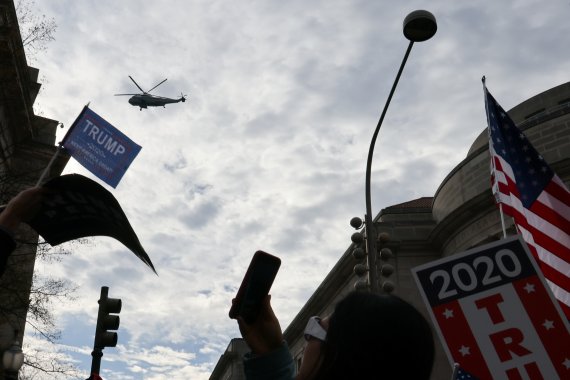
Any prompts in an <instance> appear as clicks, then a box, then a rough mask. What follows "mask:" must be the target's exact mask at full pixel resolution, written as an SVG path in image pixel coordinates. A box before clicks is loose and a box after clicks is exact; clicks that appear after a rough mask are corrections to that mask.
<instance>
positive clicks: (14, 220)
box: [0, 187, 46, 276]
mask: <svg viewBox="0 0 570 380" xmlns="http://www.w3.org/2000/svg"><path fill="white" fill-rule="evenodd" d="M45 191H46V190H45V189H43V188H41V187H32V188H30V189H27V190H24V191H21V192H20V193H19V194H18V195H16V196H15V197H14V198H12V199H11V200H10V202H8V204H7V205H6V207H5V208H4V209H3V210H2V211H1V212H0V276H1V275H2V274H4V271H5V270H6V263H7V261H8V257H9V256H10V254H11V253H12V251H14V249H16V241H15V240H14V233H15V232H16V230H17V229H18V226H19V225H20V223H21V222H26V221H29V220H30V219H31V218H33V216H34V215H35V214H36V212H37V211H38V210H39V208H40V205H41V200H42V198H43V194H44V192H45Z"/></svg>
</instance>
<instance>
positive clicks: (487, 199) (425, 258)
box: [211, 82, 570, 380]
mask: <svg viewBox="0 0 570 380" xmlns="http://www.w3.org/2000/svg"><path fill="white" fill-rule="evenodd" d="M508 113H509V115H510V117H511V118H512V119H513V121H514V122H515V123H516V124H517V126H518V127H519V128H520V129H521V130H522V131H523V132H524V133H525V134H526V136H527V137H528V139H529V140H530V141H531V143H532V144H533V145H534V147H535V148H536V149H537V151H538V152H539V153H540V154H541V155H542V156H543V157H544V159H545V160H546V161H547V162H548V163H549V165H550V166H551V168H552V169H553V170H554V172H556V173H557V174H558V176H559V177H560V178H561V179H562V180H563V181H564V182H565V183H566V184H567V185H568V184H569V183H570V82H568V83H565V84H562V85H560V86H557V87H554V88H552V89H550V90H548V91H545V92H543V93H541V94H538V95H536V96H534V97H532V98H530V99H528V100H526V101H525V102H523V103H521V104H519V105H518V106H516V107H514V108H513V109H511V110H510V111H509V112H508ZM505 222H506V227H507V233H508V234H509V235H512V234H515V233H516V232H515V229H514V226H513V224H512V222H511V220H510V218H508V217H506V218H505ZM375 224H376V228H377V230H378V233H379V234H381V233H388V234H389V236H390V239H389V241H387V242H386V243H384V244H383V246H384V247H387V248H390V249H391V251H392V252H393V257H392V258H390V259H389V260H388V262H389V263H390V264H392V266H393V267H394V269H395V270H394V273H393V274H391V275H390V276H389V277H388V278H384V277H382V276H380V281H381V282H382V281H386V280H388V281H390V282H391V283H392V284H393V285H394V290H393V294H396V295H398V296H400V297H401V298H403V299H405V300H407V301H409V302H410V303H412V304H413V305H415V306H416V307H417V308H418V309H419V310H421V311H422V312H423V313H424V314H425V316H426V318H428V320H430V322H431V319H430V317H429V314H428V311H427V308H426V307H425V305H424V303H423V300H422V298H421V296H420V292H419V290H418V288H417V285H416V282H415V280H414V278H413V276H412V271H411V269H412V268H414V267H416V266H418V265H421V264H425V263H428V262H430V261H433V260H437V259H440V258H442V257H446V256H449V255H453V254H455V253H459V252H463V251H465V250H467V249H470V248H473V247H476V246H479V245H482V244H485V243H488V242H491V241H495V240H499V239H500V238H502V236H503V232H502V227H501V220H500V214H499V212H498V207H497V206H496V205H495V201H494V197H493V194H492V192H491V181H490V156H489V145H488V135H487V130H486V129H485V130H483V131H482V132H481V134H480V135H479V136H478V137H477V138H476V139H475V141H474V142H473V144H472V146H471V148H470V149H469V151H468V152H467V156H466V157H465V159H464V160H463V161H461V162H460V163H459V164H458V165H457V166H456V167H455V168H454V169H453V170H452V171H451V172H450V173H449V174H448V175H447V176H446V177H445V179H444V180H443V182H442V183H441V184H440V186H439V188H438V189H437V191H436V193H435V194H434V195H433V196H432V197H423V198H419V199H414V200H410V201H408V202H404V203H401V204H397V205H393V206H390V207H387V208H385V209H383V210H381V211H380V213H379V214H378V216H377V217H376V219H375ZM354 248H355V245H354V244H353V245H351V246H349V247H348V249H347V250H346V251H345V252H344V254H343V255H342V257H341V258H340V260H339V261H338V263H337V264H336V265H335V266H334V267H333V269H332V270H331V271H330V273H329V274H328V275H327V276H326V278H325V279H324V281H323V282H322V283H321V285H320V286H319V287H318V288H317V290H316V291H315V292H314V293H313V295H312V296H311V298H310V299H309V300H308V301H307V303H306V304H305V305H304V306H303V308H302V309H301V310H300V311H299V313H298V314H297V316H296V317H295V318H294V319H293V321H292V322H291V324H290V325H289V326H288V327H287V329H286V330H285V332H284V335H285V339H286V340H287V342H288V344H289V348H290V350H291V353H292V354H293V357H294V358H295V360H296V361H297V363H298V364H300V361H301V358H302V356H303V349H304V343H305V341H304V338H303V331H304V329H305V326H306V323H307V320H308V318H309V317H310V316H313V315H327V314H330V313H331V312H332V310H333V308H334V305H335V303H336V301H337V300H339V299H341V298H342V297H343V296H344V295H345V294H347V293H348V292H350V291H352V290H353V289H354V288H355V284H356V283H357V282H359V280H361V279H360V278H359V277H358V276H357V275H356V274H355V273H354V271H353V268H354V266H355V264H357V263H358V262H359V261H358V260H356V259H355V258H354V257H353V255H352V251H353V250H354ZM386 328H389V326H386ZM434 337H436V338H435V339H436V362H435V365H434V370H433V372H432V376H431V378H432V379H434V380H435V379H449V378H451V374H452V366H451V364H450V363H449V361H448V359H447V357H446V355H445V353H444V351H443V348H442V345H441V343H440V342H439V340H438V338H437V334H436V333H435V330H434ZM381 344H390V343H389V342H382V343H381ZM230 348H231V345H230V347H228V349H230ZM227 354H228V352H226V354H224V355H227ZM220 364H221V361H220V363H218V366H217V367H216V370H215V371H214V374H221V373H223V372H224V371H223V368H220V367H219V365H220ZM214 374H213V375H214ZM211 378H212V379H214V378H217V377H216V376H213V377H211ZM236 378H238V377H236Z"/></svg>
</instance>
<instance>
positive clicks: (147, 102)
mask: <svg viewBox="0 0 570 380" xmlns="http://www.w3.org/2000/svg"><path fill="white" fill-rule="evenodd" d="M129 78H131V80H132V81H133V83H134V84H135V86H137V87H138V89H139V90H141V92H142V94H115V96H123V95H129V96H131V98H130V99H129V103H130V104H131V105H133V106H136V107H140V110H141V111H142V109H143V108H147V107H160V106H162V107H164V108H166V105H167V104H169V103H179V102H185V101H186V97H185V95H182V94H180V98H178V99H171V98H165V97H163V96H157V95H151V94H150V92H151V91H152V90H154V89H155V88H157V87H158V86H160V85H161V84H163V83H164V82H166V79H165V80H163V81H162V82H160V83H159V84H157V85H156V86H154V87H153V88H151V89H150V90H148V91H145V90H143V89H142V88H141V86H139V85H138V83H137V82H135V80H134V79H133V77H131V76H130V75H129Z"/></svg>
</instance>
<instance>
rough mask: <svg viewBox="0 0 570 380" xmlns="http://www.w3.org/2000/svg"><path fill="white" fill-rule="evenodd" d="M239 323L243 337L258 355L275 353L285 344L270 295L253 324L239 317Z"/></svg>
mask: <svg viewBox="0 0 570 380" xmlns="http://www.w3.org/2000/svg"><path fill="white" fill-rule="evenodd" d="M237 321H238V325H239V330H240V332H241V336H242V337H243V338H244V339H245V341H246V342H247V344H248V345H249V348H251V351H252V352H253V353H254V354H256V355H264V354H267V353H269V352H271V351H274V350H276V349H277V348H278V347H279V346H280V345H281V344H282V343H283V333H282V332H281V326H280V325H279V320H278V319H277V317H276V316H275V313H274V312H273V309H272V308H271V296H270V295H268V296H266V297H265V299H264V300H263V304H262V305H261V309H260V311H259V315H258V316H257V318H256V320H255V321H254V322H253V323H250V324H248V323H247V322H246V321H244V320H243V318H241V317H239V316H238V317H237Z"/></svg>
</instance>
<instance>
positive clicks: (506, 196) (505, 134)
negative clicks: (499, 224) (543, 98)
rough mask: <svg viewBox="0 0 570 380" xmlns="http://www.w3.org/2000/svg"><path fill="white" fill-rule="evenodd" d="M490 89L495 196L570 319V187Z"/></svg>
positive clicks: (488, 111)
mask: <svg viewBox="0 0 570 380" xmlns="http://www.w3.org/2000/svg"><path fill="white" fill-rule="evenodd" d="M484 90H485V96H486V99H485V107H486V110H487V120H488V123H489V151H490V154H491V183H492V189H493V194H494V195H495V201H496V202H497V204H499V205H500V206H501V208H502V209H503V211H504V213H505V214H507V215H510V216H512V217H513V219H514V223H515V225H516V227H517V230H518V231H519V233H520V234H521V235H522V237H523V239H524V240H525V242H526V243H527V245H528V246H529V249H530V250H531V252H532V253H533V255H534V257H535V258H536V260H537V262H538V264H539V266H540V268H541V270H542V273H543V274H544V277H545V278H546V281H547V282H548V285H549V286H550V288H551V290H552V293H553V294H554V296H555V297H556V299H557V300H558V301H559V302H560V306H561V308H562V310H563V311H564V313H565V314H566V317H567V318H569V319H570V192H569V191H568V188H567V187H566V186H565V184H564V182H563V181H562V180H561V179H560V178H559V177H558V176H557V175H556V173H554V172H553V171H552V169H551V168H550V166H549V165H548V164H547V163H546V161H545V160H544V158H543V157H542V156H541V155H540V154H539V153H538V152H537V151H536V149H535V148H534V147H533V146H532V144H531V143H530V142H529V140H528V139H527V138H526V136H525V135H524V134H523V133H522V132H521V131H520V130H519V129H518V128H517V126H516V125H515V123H514V122H513V121H512V120H511V118H510V117H509V115H507V113H506V112H505V110H503V108H502V107H501V106H500V105H499V104H498V103H497V102H496V100H495V99H494V98H493V97H492V96H491V94H490V93H489V91H487V88H484Z"/></svg>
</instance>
